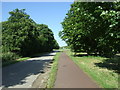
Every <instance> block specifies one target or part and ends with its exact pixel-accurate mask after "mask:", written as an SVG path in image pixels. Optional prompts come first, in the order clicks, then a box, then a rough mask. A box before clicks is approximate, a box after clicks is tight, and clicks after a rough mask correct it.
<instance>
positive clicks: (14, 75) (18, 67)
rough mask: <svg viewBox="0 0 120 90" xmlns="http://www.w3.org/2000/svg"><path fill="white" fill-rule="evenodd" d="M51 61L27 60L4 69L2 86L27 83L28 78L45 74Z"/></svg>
mask: <svg viewBox="0 0 120 90" xmlns="http://www.w3.org/2000/svg"><path fill="white" fill-rule="evenodd" d="M48 56H49V55H48ZM51 60H52V59H45V60H34V59H33V60H26V61H22V62H19V63H16V64H13V65H10V66H7V67H4V68H3V69H2V85H3V86H5V87H9V86H14V85H19V84H20V85H21V84H23V83H26V80H27V79H28V78H27V77H29V76H31V75H37V74H39V73H43V72H41V71H43V69H44V67H45V65H47V64H48V63H49V62H50V61H51Z"/></svg>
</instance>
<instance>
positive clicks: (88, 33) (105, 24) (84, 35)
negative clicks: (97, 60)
mask: <svg viewBox="0 0 120 90" xmlns="http://www.w3.org/2000/svg"><path fill="white" fill-rule="evenodd" d="M119 5H120V3H118V2H109V3H108V2H107V3H106V2H99V3H98V2H74V3H73V4H72V5H71V8H70V10H69V11H68V13H67V14H66V15H67V16H66V17H65V19H64V21H63V22H62V26H63V31H61V32H60V33H59V36H60V37H61V38H62V39H63V40H65V41H66V42H67V44H68V45H69V46H70V47H71V49H72V50H73V51H75V52H80V51H85V52H87V53H88V54H90V53H96V54H97V53H99V54H101V55H106V56H112V55H114V54H115V53H117V52H119V51H120V50H119V39H120V38H119V36H120V34H119V31H120V29H119V28H118V26H119V25H120V23H119V18H120V13H119Z"/></svg>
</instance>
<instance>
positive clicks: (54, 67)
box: [46, 52, 61, 88]
mask: <svg viewBox="0 0 120 90" xmlns="http://www.w3.org/2000/svg"><path fill="white" fill-rule="evenodd" d="M60 54H61V52H57V53H56V55H55V56H54V62H53V65H52V67H51V71H50V74H49V78H48V82H47V86H46V88H53V87H54V83H55V80H56V75H57V70H58V60H59V56H60Z"/></svg>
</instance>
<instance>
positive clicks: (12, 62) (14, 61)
mask: <svg viewBox="0 0 120 90" xmlns="http://www.w3.org/2000/svg"><path fill="white" fill-rule="evenodd" d="M29 58H30V57H23V58H19V59H17V60H13V61H7V62H4V63H2V67H5V66H8V65H10V64H15V63H17V62H20V61H24V60H27V59H29Z"/></svg>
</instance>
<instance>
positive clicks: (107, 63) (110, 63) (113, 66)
mask: <svg viewBox="0 0 120 90" xmlns="http://www.w3.org/2000/svg"><path fill="white" fill-rule="evenodd" d="M118 63H120V56H115V57H113V58H108V59H105V60H104V61H103V62H100V63H95V65H96V66H98V67H101V68H107V69H109V70H114V72H116V73H120V67H119V66H118Z"/></svg>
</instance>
